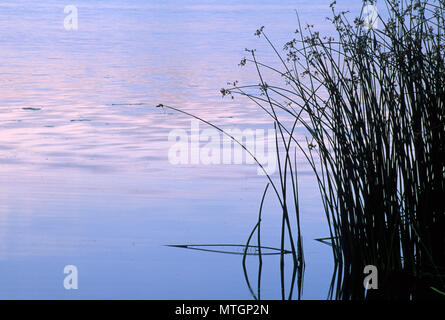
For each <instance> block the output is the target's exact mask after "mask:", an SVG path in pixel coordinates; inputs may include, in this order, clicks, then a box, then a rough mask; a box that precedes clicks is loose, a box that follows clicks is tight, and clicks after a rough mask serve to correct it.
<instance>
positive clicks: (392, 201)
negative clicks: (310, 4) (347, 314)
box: [168, 0, 445, 300]
mask: <svg viewBox="0 0 445 320" xmlns="http://www.w3.org/2000/svg"><path fill="white" fill-rule="evenodd" d="M373 3H374V2H373V1H363V4H364V5H369V4H371V5H372V4H373ZM379 4H380V5H379V7H378V8H379V10H380V11H379V15H378V17H377V19H378V20H377V21H378V26H379V27H377V28H372V27H370V25H369V24H368V22H369V21H367V19H366V17H365V16H364V14H363V12H362V14H361V15H360V16H359V17H357V18H355V19H354V20H353V22H350V21H349V20H348V16H349V15H348V13H347V12H337V11H336V9H335V2H334V3H332V4H331V8H332V17H331V18H330V21H331V22H332V24H333V26H334V28H335V32H336V33H335V35H334V36H332V35H330V36H322V35H320V33H319V32H317V31H314V28H313V26H311V25H307V26H304V27H303V26H302V25H301V23H300V20H299V19H298V28H297V30H296V35H295V38H294V39H292V40H291V41H289V42H288V43H286V45H285V46H284V49H283V50H279V49H277V48H276V47H275V45H274V44H273V43H272V41H271V40H270V39H269V37H268V36H267V33H266V32H265V29H264V27H261V28H260V29H259V30H257V32H256V33H255V34H256V35H257V36H259V37H262V38H264V39H265V41H266V42H267V43H268V44H269V45H270V47H271V49H272V50H273V52H274V53H275V54H276V57H277V62H278V63H279V66H276V65H275V64H274V65H269V64H267V63H263V62H261V61H259V60H258V57H257V53H256V51H255V50H247V49H246V50H247V52H248V57H246V58H243V59H242V60H241V63H240V65H241V66H248V65H251V66H252V67H253V68H254V70H255V71H256V73H257V75H258V80H259V84H253V85H239V84H238V82H234V83H232V84H231V85H229V87H228V88H224V89H222V90H221V93H222V95H223V96H231V97H234V96H235V95H240V96H243V97H246V98H248V99H249V100H250V101H251V102H253V103H254V104H255V105H257V106H258V107H259V108H261V109H262V110H264V111H265V112H266V114H268V115H269V116H270V117H271V121H272V122H273V123H274V125H275V129H276V143H277V146H278V145H279V144H280V146H281V150H282V151H284V157H283V156H281V157H280V152H278V153H277V156H278V163H279V182H278V183H276V182H275V181H274V180H273V179H272V177H270V176H267V178H268V180H269V183H270V185H271V186H272V188H273V190H274V193H275V195H276V196H277V198H278V199H279V202H280V205H281V208H282V212H283V214H282V243H281V250H282V255H284V244H285V239H288V241H289V243H290V246H291V250H290V251H291V252H292V254H293V257H294V265H295V266H296V267H298V268H300V269H298V268H297V271H296V274H297V275H298V277H297V279H298V281H297V284H298V297H300V294H301V287H302V279H303V274H304V258H303V257H304V255H303V245H302V242H301V226H300V213H299V209H298V207H299V204H298V181H297V180H298V179H297V174H296V173H297V168H296V160H292V155H291V154H292V153H294V150H297V151H298V152H299V153H301V154H302V155H303V156H304V157H305V159H306V160H307V163H308V164H309V165H310V167H311V168H312V170H313V172H314V176H315V179H316V181H317V183H318V187H319V192H320V194H321V198H322V202H323V206H324V210H325V213H326V221H327V224H328V226H329V230H330V235H329V236H328V237H326V238H321V239H318V240H320V241H324V242H326V241H328V242H329V244H330V245H331V246H332V253H333V258H334V260H335V262H336V265H335V270H334V274H333V279H332V283H331V289H330V291H329V293H328V297H329V298H335V299H346V300H349V299H440V298H442V299H443V298H444V297H445V295H444V292H445V281H444V280H445V232H444V230H445V201H444V198H445V56H444V54H445V33H444V31H445V30H444V29H445V21H444V18H445V15H444V10H445V1H414V0H412V1H409V0H399V1H396V0H385V1H383V2H382V3H379ZM382 4H383V5H382ZM382 8H384V10H382ZM168 108H171V109H174V110H177V111H180V110H178V109H177V108H173V107H168ZM180 112H183V113H186V112H184V111H180ZM189 115H190V114H189ZM192 116H193V115H192ZM196 118H198V119H200V118H199V117H196ZM200 120H202V119H200ZM202 121H204V120H202ZM204 122H206V121H204ZM207 123H208V122H207ZM208 124H209V123H208ZM210 125H212V126H214V125H213V124H210ZM214 127H216V126H214ZM296 128H302V129H304V130H305V132H306V133H305V134H306V139H305V140H303V141H302V140H301V139H300V140H299V137H301V135H299V137H297V135H296V134H295V130H296ZM219 130H220V129H219ZM221 131H222V130H221ZM297 151H295V152H297ZM252 156H253V155H252ZM259 165H260V166H261V164H259ZM289 192H290V194H292V197H290V199H292V200H291V201H293V205H292V209H290V205H289V202H290V201H289V198H288V193H289ZM263 200H264V197H263ZM261 207H262V205H261ZM290 210H293V211H294V214H293V216H294V221H295V223H294V225H293V224H292V223H291V219H290ZM260 212H261V210H260ZM260 223H261V213H260V215H259V218H258V223H257V225H256V226H255V228H254V230H253V231H252V234H251V235H250V237H249V240H248V242H247V245H246V248H247V247H248V246H249V243H250V241H251V239H252V236H253V232H257V235H258V247H261V245H260V237H261V236H260V226H261V224H260ZM286 235H287V237H286ZM259 257H261V254H260V255H259ZM283 263H284V259H282V264H283ZM259 265H260V266H261V261H259ZM366 265H374V266H376V267H377V269H378V272H379V273H378V278H379V289H377V290H366V289H365V288H364V286H363V278H364V274H363V270H364V267H365V266H366ZM281 268H282V270H283V265H282V266H281ZM260 273H261V269H259V274H260ZM294 278H295V274H294ZM294 278H293V279H294ZM248 284H249V288H250V290H251V292H253V290H252V289H251V287H250V283H249V282H248ZM258 286H259V281H258ZM282 288H283V289H282V298H283V299H285V298H291V297H292V289H293V282H292V287H291V288H290V292H289V295H286V294H285V292H284V272H283V271H282ZM259 297H260V295H259V293H258V294H257V298H259Z"/></svg>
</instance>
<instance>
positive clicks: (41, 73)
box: [0, 0, 355, 299]
mask: <svg viewBox="0 0 445 320" xmlns="http://www.w3.org/2000/svg"><path fill="white" fill-rule="evenodd" d="M330 2H331V1H330V0H329V1H322V0H315V1H313V0H311V1H297V0H294V1H288V0H286V1H279V2H278V1H272V0H270V1H243V2H242V4H240V3H239V1H225V2H224V3H221V2H220V1H178V0H175V1H131V2H130V3H127V1H123V0H112V1H86V0H82V1H73V2H72V3H69V4H73V5H75V6H77V8H78V21H79V24H78V30H77V31H67V30H65V28H64V24H63V21H64V19H65V17H66V14H65V13H64V11H63V10H64V6H65V5H67V4H68V3H66V4H65V3H62V2H60V1H47V0H44V1H2V2H1V3H0V52H1V53H0V130H1V135H0V298H2V299H5V298H6V299H16V298H24V299H29V298H39V299H51V298H56V299H78V298H84V299H95V298H99V299H107V298H111V299H250V298H252V297H251V295H250V293H249V290H248V288H247V286H246V283H245V281H244V277H243V271H242V266H241V257H240V256H237V255H224V254H216V253H204V252H199V251H191V250H185V249H180V248H169V247H166V246H165V245H167V244H184V243H198V244H204V243H215V244H216V243H235V244H243V243H245V241H246V240H247V237H248V235H249V233H250V231H251V228H252V227H253V225H254V224H255V223H256V218H257V211H258V206H259V202H260V199H261V195H262V191H263V188H264V186H265V183H266V180H265V178H264V177H260V176H258V175H257V172H256V167H255V166H253V165H246V164H243V165H172V164H171V163H170V162H169V161H168V158H167V153H168V149H169V147H170V145H171V142H169V141H168V134H169V132H170V131H171V130H173V129H178V128H181V129H185V130H188V128H190V119H188V118H186V117H184V116H181V115H178V114H176V113H173V112H169V111H163V110H159V109H156V108H153V106H155V105H157V104H158V103H164V104H170V105H174V106H176V107H179V108H181V109H184V110H187V111H189V112H193V113H195V114H198V115H200V116H201V117H203V118H205V119H208V120H211V121H213V122H215V123H217V124H219V125H221V126H223V127H225V128H245V127H249V128H253V129H255V128H271V127H272V124H271V123H270V122H269V121H268V120H267V118H266V116H264V115H263V113H262V112H261V111H258V110H256V108H255V106H254V105H253V104H252V103H251V102H249V101H248V100H243V99H240V98H237V99H236V100H234V101H232V100H231V99H221V95H220V93H219V90H220V88H222V87H224V86H226V82H227V81H234V80H240V82H243V83H258V82H257V81H258V80H257V78H256V75H255V72H254V70H253V69H249V68H240V67H239V66H238V63H239V62H240V60H241V58H242V57H243V56H244V55H245V52H244V49H245V48H257V54H258V55H259V56H261V58H262V59H264V60H265V61H269V62H272V63H274V61H275V58H274V56H273V52H272V51H271V50H270V48H269V47H268V46H267V45H266V44H265V42H264V40H263V39H259V38H258V37H255V36H254V32H255V30H256V29H258V28H259V27H261V26H262V25H264V26H266V29H265V30H266V31H267V33H268V35H269V37H270V38H271V39H273V41H274V42H275V43H277V46H278V47H282V45H283V44H284V43H285V42H286V41H287V40H290V39H291V37H292V36H293V31H294V30H295V29H296V27H297V24H296V15H295V11H294V9H297V10H298V12H299V15H300V18H301V20H302V21H303V22H307V23H311V24H315V25H316V26H318V28H319V29H320V30H322V31H326V32H331V31H332V30H331V29H332V28H331V27H330V26H329V25H328V24H327V22H326V21H325V19H324V17H325V16H328V15H329V13H330V10H329V4H330ZM337 2H338V3H339V4H340V5H342V6H344V7H347V4H348V3H355V2H352V1H337ZM24 108H25V109H24ZM26 108H34V109H26ZM299 159H300V158H299ZM299 168H301V170H302V172H301V175H300V198H301V208H300V210H301V215H302V223H303V226H302V228H303V237H304V246H305V255H306V274H305V282H304V283H305V286H304V295H303V297H304V298H306V299H324V298H326V296H327V293H328V288H329V282H330V279H331V273H332V271H333V264H332V254H331V250H330V248H329V247H328V246H326V245H323V244H321V243H319V242H316V241H314V240H313V239H314V238H317V237H324V236H327V235H328V230H327V226H326V222H325V218H324V213H323V209H322V206H321V202H320V199H319V196H318V193H317V187H316V185H315V181H314V178H313V176H312V175H311V173H310V170H309V169H308V168H307V166H306V164H305V163H304V160H303V158H301V160H300V161H299ZM275 178H276V176H275ZM263 215H264V216H263V222H264V224H263V236H264V239H263V242H264V244H265V245H269V246H278V247H279V240H280V239H279V236H280V227H281V225H280V224H281V213H280V211H279V210H278V208H277V202H276V200H275V199H274V197H273V195H272V194H270V195H269V196H268V197H267V201H266V205H265V209H264V213H263ZM264 259H265V262H264V270H263V282H262V297H263V298H269V299H280V297H281V296H280V274H279V258H278V257H277V256H271V257H265V258H264ZM255 261H256V260H255V259H249V260H248V262H249V266H250V268H251V269H249V270H251V271H252V272H254V271H255V269H256V267H257V266H256V264H255ZM66 265H75V266H76V267H77V268H78V278H79V280H78V289H77V290H66V289H65V288H64V286H63V280H64V277H65V276H66V275H65V274H64V273H63V269H64V267H65V266H66ZM252 274H253V273H252Z"/></svg>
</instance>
